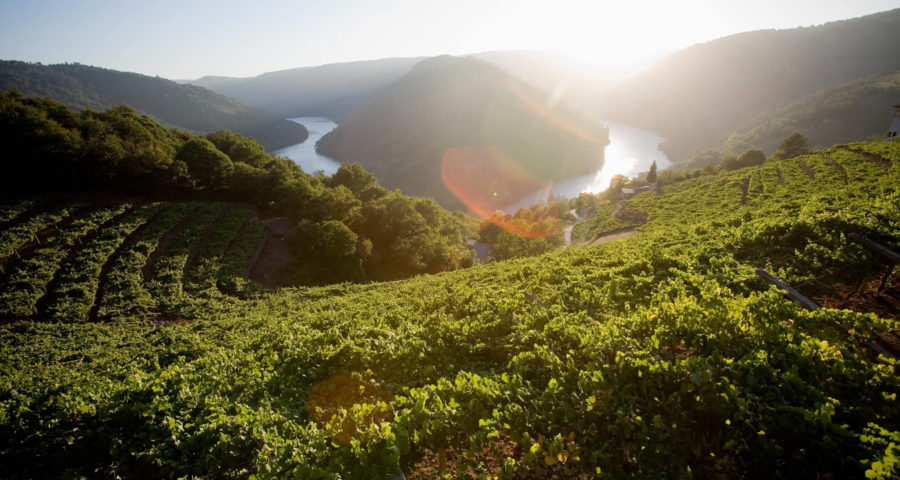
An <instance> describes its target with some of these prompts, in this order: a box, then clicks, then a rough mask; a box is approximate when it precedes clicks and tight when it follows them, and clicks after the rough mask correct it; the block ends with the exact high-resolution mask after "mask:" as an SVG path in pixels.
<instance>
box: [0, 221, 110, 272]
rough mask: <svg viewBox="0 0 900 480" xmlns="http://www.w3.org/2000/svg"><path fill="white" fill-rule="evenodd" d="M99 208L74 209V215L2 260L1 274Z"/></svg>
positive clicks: (34, 237) (51, 226) (0, 265)
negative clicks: (54, 235)
mask: <svg viewBox="0 0 900 480" xmlns="http://www.w3.org/2000/svg"><path fill="white" fill-rule="evenodd" d="M99 208H101V206H98V205H87V206H84V207H81V208H78V209H73V210H72V213H71V214H70V215H69V216H67V217H65V218H63V219H61V220H60V221H58V222H56V223H54V224H53V225H50V226H49V227H47V228H44V229H43V230H41V231H39V232H37V233H35V234H34V236H33V237H32V239H31V240H29V241H28V242H26V243H24V244H22V245H20V246H18V247H17V248H16V249H15V251H13V253H12V254H11V255H9V256H7V257H6V258H2V259H0V272H7V273H8V272H9V270H10V269H9V268H7V266H8V265H9V264H11V263H12V262H13V261H15V260H18V259H20V258H22V257H24V256H26V255H28V254H29V253H31V251H32V250H34V249H35V248H37V247H38V246H39V245H41V244H43V243H44V241H46V240H47V237H49V236H50V235H53V234H54V233H56V232H58V231H59V230H62V229H63V228H66V227H68V226H69V225H71V224H72V222H74V221H75V220H78V219H81V218H84V217H87V216H88V215H89V214H90V213H91V212H93V211H95V210H97V209H99Z"/></svg>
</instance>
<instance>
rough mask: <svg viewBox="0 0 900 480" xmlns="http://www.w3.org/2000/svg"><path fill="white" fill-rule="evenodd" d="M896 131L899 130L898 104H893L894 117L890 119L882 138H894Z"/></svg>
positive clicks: (899, 112) (899, 115)
mask: <svg viewBox="0 0 900 480" xmlns="http://www.w3.org/2000/svg"><path fill="white" fill-rule="evenodd" d="M897 132H900V105H894V118H893V119H891V126H890V127H888V132H887V134H886V135H885V136H884V139H885V140H887V141H888V142H890V141H893V140H895V139H896V138H897Z"/></svg>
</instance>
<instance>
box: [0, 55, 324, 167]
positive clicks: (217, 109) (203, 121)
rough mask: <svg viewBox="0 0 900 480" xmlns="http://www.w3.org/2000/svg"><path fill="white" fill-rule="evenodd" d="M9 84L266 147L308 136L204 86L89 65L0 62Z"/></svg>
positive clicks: (79, 105)
mask: <svg viewBox="0 0 900 480" xmlns="http://www.w3.org/2000/svg"><path fill="white" fill-rule="evenodd" d="M10 89H14V90H17V91H18V92H20V93H22V94H23V95H27V96H39V97H50V98H53V99H54V100H57V101H59V102H62V103H64V104H65V105H67V106H69V107H71V108H75V109H78V110H82V109H85V108H90V109H93V110H99V111H102V110H106V109H109V108H112V107H115V106H119V105H122V104H127V105H129V106H131V107H133V108H134V109H136V110H137V111H139V112H140V113H143V114H145V115H150V116H151V117H153V118H155V119H156V120H157V121H159V122H161V123H163V124H166V125H169V126H173V127H178V128H183V129H185V130H188V131H191V132H194V133H201V134H205V133H210V132H215V131H218V130H230V131H234V132H237V133H240V134H241V135H246V136H248V137H253V138H255V139H256V140H257V141H259V142H260V144H262V145H263V146H264V147H265V148H266V149H267V150H270V151H271V150H277V149H279V148H282V147H285V146H288V145H293V144H295V143H300V142H302V141H304V140H306V138H307V137H308V136H309V134H308V132H307V131H306V129H305V128H304V127H303V126H302V125H298V124H296V123H294V122H290V121H287V120H285V119H284V118H283V117H277V116H275V115H273V114H271V113H269V112H265V111H262V110H260V109H258V108H254V107H251V106H248V105H245V104H242V103H240V102H237V101H235V100H234V99H231V98H228V97H225V96H222V95H219V94H217V93H214V92H212V91H210V90H207V89H205V88H200V87H195V86H190V85H179V84H177V83H175V82H172V81H169V80H166V79H163V78H159V77H149V76H146V75H139V74H137V73H128V72H119V71H116V70H108V69H104V68H98V67H91V66H87V65H80V64H61V65H46V66H45V65H40V64H34V63H25V62H16V61H0V91H7V90H10Z"/></svg>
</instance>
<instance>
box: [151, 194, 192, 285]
mask: <svg viewBox="0 0 900 480" xmlns="http://www.w3.org/2000/svg"><path fill="white" fill-rule="evenodd" d="M201 208H202V207H201V206H199V205H198V206H196V207H194V208H193V209H192V210H191V211H189V212H188V213H187V214H186V215H185V216H184V218H182V219H181V220H179V221H178V223H176V224H175V226H174V227H172V228H171V229H170V230H169V231H168V232H166V233H165V235H163V236H162V237H161V238H160V239H159V242H157V243H156V248H155V249H153V251H152V252H150V256H149V257H147V263H145V264H144V266H143V267H141V276H142V277H143V278H144V283H145V284H146V283H147V282H149V281H150V279H151V278H153V270H155V269H156V262H158V261H159V259H160V257H162V255H163V254H164V253H165V252H166V249H168V247H169V244H170V243H172V240H173V239H174V238H175V235H178V232H180V231H181V230H182V229H184V226H185V225H187V223H188V222H190V221H191V219H192V218H194V216H195V215H197V213H198V212H199V211H200V209H201Z"/></svg>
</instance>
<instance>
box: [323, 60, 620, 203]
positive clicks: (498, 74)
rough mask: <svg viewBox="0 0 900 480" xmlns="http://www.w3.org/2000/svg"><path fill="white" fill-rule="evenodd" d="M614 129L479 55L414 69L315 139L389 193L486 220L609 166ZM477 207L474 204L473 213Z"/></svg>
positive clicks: (329, 154)
mask: <svg viewBox="0 0 900 480" xmlns="http://www.w3.org/2000/svg"><path fill="white" fill-rule="evenodd" d="M608 143H609V135H608V131H607V130H606V128H605V127H603V126H602V125H599V124H598V123H596V122H595V121H593V120H592V119H590V118H587V117H586V116H585V115H581V114H579V113H578V112H576V111H575V110H573V109H571V108H569V107H568V106H566V105H565V104H563V103H561V102H558V99H557V98H554V97H552V95H551V94H548V93H546V92H543V91H541V90H539V89H536V88H535V87H533V86H531V85H528V84H526V83H525V82H523V81H521V80H518V79H516V78H514V77H513V76H511V75H510V74H508V73H506V72H503V71H502V70H500V69H498V68H496V67H494V66H491V65H489V64H487V63H485V62H482V61H479V60H476V59H473V58H455V57H449V56H444V57H436V58H433V59H429V60H426V61H423V62H421V63H419V64H418V65H416V66H415V67H414V68H413V69H412V70H411V71H410V72H409V73H408V74H407V75H405V76H403V77H402V78H401V79H400V80H398V81H397V82H395V83H394V84H392V85H391V86H390V87H388V88H386V89H385V90H383V91H382V92H381V93H380V94H379V95H378V96H377V97H375V99H373V100H372V102H371V103H370V104H369V105H368V106H367V107H366V108H365V109H363V110H361V111H360V112H358V113H357V114H355V115H354V116H352V117H351V118H349V119H347V120H346V121H344V122H343V123H341V124H340V125H339V127H338V128H337V129H335V130H334V131H333V132H331V133H329V134H327V135H325V136H324V137H323V138H322V139H321V140H319V142H318V143H317V149H318V151H319V152H320V153H322V154H324V155H328V156H330V157H332V158H334V159H336V160H338V161H341V162H359V163H360V164H361V165H362V166H364V167H365V168H366V169H367V170H370V171H371V172H372V173H373V174H374V175H375V177H376V178H378V180H379V182H381V183H382V184H383V185H385V186H386V187H388V188H400V189H401V190H403V191H404V192H406V193H408V194H412V195H422V196H429V197H432V198H435V199H437V200H438V202H439V203H441V204H442V205H444V206H446V207H453V208H458V207H461V206H463V205H465V206H468V207H470V208H473V209H475V210H484V211H487V213H488V214H490V213H492V212H493V209H495V208H498V207H501V206H505V205H509V204H511V203H513V202H515V201H516V200H518V199H519V198H521V197H522V196H523V195H524V194H526V193H529V192H531V191H534V190H536V189H538V188H540V186H541V185H543V183H545V182H548V181H552V180H557V179H561V178H567V177H571V176H575V175H577V174H579V173H584V172H587V171H589V170H591V169H597V168H599V167H600V166H601V165H602V164H603V148H604V147H605V146H606V145H607V144H608ZM476 207H477V208H476Z"/></svg>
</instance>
